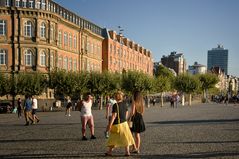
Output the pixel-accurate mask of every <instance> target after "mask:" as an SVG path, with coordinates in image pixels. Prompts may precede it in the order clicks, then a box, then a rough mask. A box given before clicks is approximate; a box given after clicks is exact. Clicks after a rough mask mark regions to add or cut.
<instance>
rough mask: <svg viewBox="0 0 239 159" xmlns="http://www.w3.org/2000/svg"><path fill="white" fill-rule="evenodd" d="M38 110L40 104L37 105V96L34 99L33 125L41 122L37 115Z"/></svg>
mask: <svg viewBox="0 0 239 159" xmlns="http://www.w3.org/2000/svg"><path fill="white" fill-rule="evenodd" d="M37 109H38V104H37V99H36V97H35V96H33V97H32V117H33V123H32V124H35V123H36V122H35V121H37V123H38V122H39V121H40V119H39V118H38V116H37V115H36V112H37Z"/></svg>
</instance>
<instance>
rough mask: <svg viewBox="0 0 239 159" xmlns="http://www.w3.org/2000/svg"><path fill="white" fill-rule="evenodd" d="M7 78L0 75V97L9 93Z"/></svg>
mask: <svg viewBox="0 0 239 159" xmlns="http://www.w3.org/2000/svg"><path fill="white" fill-rule="evenodd" d="M8 81H9V78H8V77H7V75H6V74H3V73H0V96H4V95H7V94H8V93H9V89H10V88H9V82H8Z"/></svg>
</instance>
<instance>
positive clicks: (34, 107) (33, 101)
mask: <svg viewBox="0 0 239 159" xmlns="http://www.w3.org/2000/svg"><path fill="white" fill-rule="evenodd" d="M32 109H37V99H36V98H33V99H32Z"/></svg>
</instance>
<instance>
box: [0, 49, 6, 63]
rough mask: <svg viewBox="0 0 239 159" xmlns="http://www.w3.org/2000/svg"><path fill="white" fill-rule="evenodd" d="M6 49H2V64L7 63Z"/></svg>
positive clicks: (0, 55) (0, 53) (0, 51)
mask: <svg viewBox="0 0 239 159" xmlns="http://www.w3.org/2000/svg"><path fill="white" fill-rule="evenodd" d="M6 56H7V53H6V50H0V65H6Z"/></svg>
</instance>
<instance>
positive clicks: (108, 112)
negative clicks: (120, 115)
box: [105, 96, 116, 138]
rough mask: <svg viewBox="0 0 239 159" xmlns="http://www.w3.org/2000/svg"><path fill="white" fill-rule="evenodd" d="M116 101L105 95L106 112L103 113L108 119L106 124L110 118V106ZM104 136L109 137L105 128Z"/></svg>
mask: <svg viewBox="0 0 239 159" xmlns="http://www.w3.org/2000/svg"><path fill="white" fill-rule="evenodd" d="M115 103H116V101H115V100H114V99H113V98H112V97H111V98H110V96H107V97H106V113H105V118H106V119H107V120H108V124H107V125H109V122H110V120H111V118H112V107H113V105H114V104H115ZM105 137H106V138H108V137H109V132H108V131H107V130H106V131H105Z"/></svg>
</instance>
